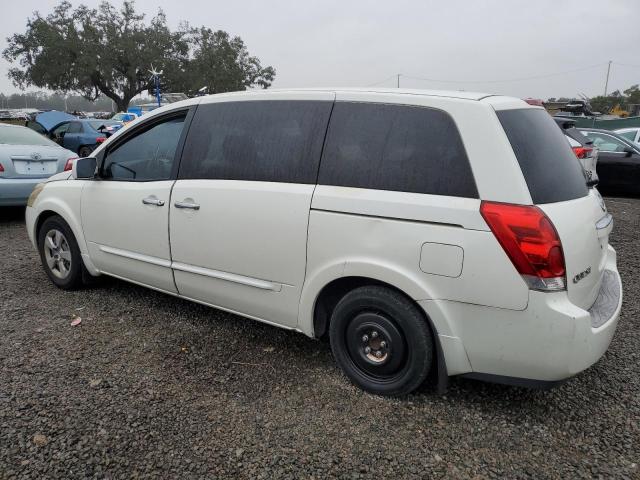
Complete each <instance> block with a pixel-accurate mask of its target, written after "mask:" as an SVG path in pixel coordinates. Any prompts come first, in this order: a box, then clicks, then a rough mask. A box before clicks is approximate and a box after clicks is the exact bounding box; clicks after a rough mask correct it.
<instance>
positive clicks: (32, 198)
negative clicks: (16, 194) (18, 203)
mask: <svg viewBox="0 0 640 480" xmlns="http://www.w3.org/2000/svg"><path fill="white" fill-rule="evenodd" d="M44 186H45V184H44V183H39V184H37V185H36V186H35V187H33V191H32V192H31V195H29V198H28V200H27V207H33V204H34V203H35V201H36V198H38V195H40V192H41V191H42V189H43V188H44Z"/></svg>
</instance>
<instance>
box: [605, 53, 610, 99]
mask: <svg viewBox="0 0 640 480" xmlns="http://www.w3.org/2000/svg"><path fill="white" fill-rule="evenodd" d="M610 71H611V60H609V65H607V80H606V81H605V82H604V96H605V97H606V96H607V88H608V87H609V72H610Z"/></svg>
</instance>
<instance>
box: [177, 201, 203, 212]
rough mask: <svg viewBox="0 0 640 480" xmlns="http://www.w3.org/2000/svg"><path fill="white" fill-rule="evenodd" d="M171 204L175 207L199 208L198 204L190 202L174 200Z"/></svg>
mask: <svg viewBox="0 0 640 480" xmlns="http://www.w3.org/2000/svg"><path fill="white" fill-rule="evenodd" d="M173 205H174V207H176V208H188V209H190V210H200V205H198V204H197V203H192V202H175V203H174V204H173Z"/></svg>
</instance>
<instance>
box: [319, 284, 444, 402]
mask: <svg viewBox="0 0 640 480" xmlns="http://www.w3.org/2000/svg"><path fill="white" fill-rule="evenodd" d="M365 285H378V286H382V287H386V288H389V289H390V290H393V291H396V292H398V293H399V294H401V295H402V296H404V297H405V298H407V299H408V300H409V301H410V302H412V303H413V304H415V306H416V307H417V308H418V310H419V311H420V313H421V314H422V317H423V319H424V321H425V323H426V324H427V325H428V327H429V329H430V331H431V335H432V338H433V346H434V348H435V365H434V366H433V368H432V371H431V372H432V373H431V374H430V376H431V377H432V378H433V379H434V380H435V382H434V383H435V384H436V387H437V390H438V392H439V393H444V392H445V391H446V388H447V385H448V381H449V376H448V373H447V365H446V358H445V355H444V351H443V348H442V344H441V342H440V338H439V335H438V329H437V327H436V326H435V325H434V322H433V320H432V319H431V317H430V316H429V314H428V313H427V312H426V311H425V309H424V308H423V306H422V305H421V304H419V303H418V302H417V301H416V300H415V299H414V298H412V297H411V296H410V295H408V294H407V293H406V292H405V291H403V290H402V289H400V288H398V287H396V286H395V285H393V284H391V283H388V282H385V281H383V280H380V279H378V278H373V277H366V276H346V277H339V278H335V279H333V280H332V281H330V282H329V283H327V284H326V285H324V287H323V288H322V289H321V290H320V291H319V293H318V295H317V297H316V299H315V302H314V308H313V334H312V335H313V336H314V337H315V338H326V337H327V334H328V331H329V322H330V318H331V314H332V312H333V310H334V309H335V307H336V305H337V304H338V302H339V301H340V299H341V298H342V297H344V295H346V294H347V293H348V292H350V291H352V290H354V289H356V288H358V287H362V286H365Z"/></svg>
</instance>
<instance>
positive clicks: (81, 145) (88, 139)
mask: <svg viewBox="0 0 640 480" xmlns="http://www.w3.org/2000/svg"><path fill="white" fill-rule="evenodd" d="M120 125H122V124H121V123H120V122H116V121H113V120H95V119H82V120H71V121H65V122H63V123H61V124H59V125H56V126H55V127H54V128H53V129H51V132H50V136H51V138H52V140H53V141H55V142H56V143H58V144H60V145H62V146H63V147H64V148H66V149H68V150H71V151H73V152H77V153H78V156H79V157H81V158H82V157H88V156H89V155H91V152H93V150H94V149H95V148H96V147H97V146H98V145H100V144H101V143H102V142H104V141H105V140H106V139H107V138H108V137H109V136H111V133H113V132H115V131H116V130H117V128H119V127H120ZM116 127H117V128H116Z"/></svg>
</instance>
